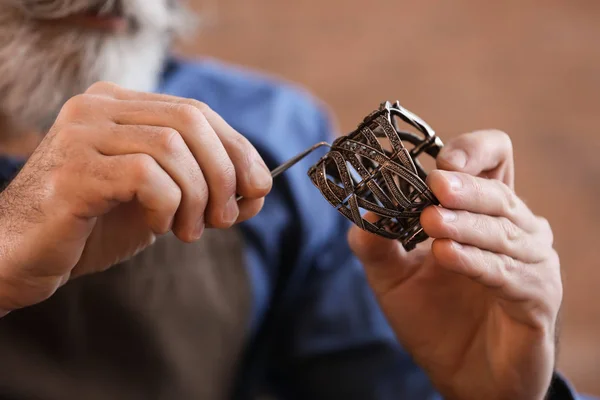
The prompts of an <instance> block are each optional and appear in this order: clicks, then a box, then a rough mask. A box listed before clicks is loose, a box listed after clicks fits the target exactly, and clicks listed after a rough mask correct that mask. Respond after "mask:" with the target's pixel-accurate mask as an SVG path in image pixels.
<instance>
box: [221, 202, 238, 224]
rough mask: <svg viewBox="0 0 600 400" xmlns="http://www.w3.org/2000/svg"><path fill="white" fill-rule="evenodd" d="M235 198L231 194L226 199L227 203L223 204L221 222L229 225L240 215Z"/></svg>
mask: <svg viewBox="0 0 600 400" xmlns="http://www.w3.org/2000/svg"><path fill="white" fill-rule="evenodd" d="M235 198H236V196H235V195H233V196H231V197H230V198H229V200H227V204H225V210H224V211H223V222H224V223H226V224H229V225H233V223H234V222H235V221H236V220H237V217H238V216H239V215H240V209H239V207H238V204H237V201H236V200H235Z"/></svg>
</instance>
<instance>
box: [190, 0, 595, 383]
mask: <svg viewBox="0 0 600 400" xmlns="http://www.w3.org/2000/svg"><path fill="white" fill-rule="evenodd" d="M190 1H191V2H192V4H194V5H195V7H196V8H198V9H200V8H202V9H204V10H205V16H206V18H205V19H206V21H205V22H206V23H207V25H206V26H205V27H204V30H203V31H201V32H199V34H198V36H197V38H196V39H195V40H192V41H191V42H189V43H187V44H185V45H183V49H184V51H186V52H188V53H192V54H202V55H208V56H212V57H217V58H220V59H223V60H226V61H229V62H234V63H239V64H244V65H247V66H250V67H253V68H258V69H261V70H264V71H268V72H271V73H274V74H277V75H279V76H282V77H285V78H287V79H290V80H293V81H296V82H298V83H300V84H303V85H305V86H307V87H308V88H309V89H310V90H311V91H312V92H314V93H315V94H316V95H317V96H319V97H320V98H322V99H323V100H325V101H326V102H327V103H328V104H329V105H330V106H331V107H332V110H333V111H334V112H335V115H336V117H337V118H338V120H339V123H340V126H341V128H342V129H343V131H348V130H350V129H352V128H353V127H354V126H355V124H356V123H357V122H359V120H360V119H361V118H362V117H363V116H364V115H366V114H367V113H368V112H369V111H371V110H372V109H373V108H375V107H376V106H377V105H378V104H379V102H381V101H383V100H388V99H389V100H396V99H398V100H400V101H401V103H402V104H403V105H404V106H405V107H407V108H408V109H410V110H412V111H414V112H416V113H417V114H419V115H420V116H421V117H423V118H424V119H425V120H426V121H428V122H429V123H430V124H431V125H432V126H433V128H434V129H436V131H437V132H438V133H439V134H440V136H441V137H442V138H445V139H448V138H450V137H452V136H454V135H457V134H459V133H461V132H465V131H469V130H475V129H481V128H491V127H493V128H498V129H502V130H505V131H507V132H509V133H510V134H511V135H512V138H513V141H514V145H515V153H516V163H517V191H518V193H519V194H520V195H521V196H522V197H523V198H524V199H526V201H527V202H528V204H529V205H530V206H531V207H532V208H533V209H534V210H535V211H536V212H537V213H539V214H542V215H544V216H546V217H547V218H548V219H549V220H550V222H551V223H552V224H553V227H554V230H555V234H556V246H557V248H558V250H559V253H560V255H561V259H562V267H563V270H564V275H565V301H564V306H563V315H562V335H561V350H560V367H561V369H562V370H563V371H564V372H565V373H566V374H567V376H568V377H569V378H570V379H571V380H572V381H573V382H574V383H575V384H576V385H577V386H578V388H579V389H580V390H585V391H588V392H592V393H594V394H598V395H600V379H599V378H600V296H599V294H598V293H599V292H600V289H599V284H600V265H599V264H600V263H599V262H598V257H599V255H600V250H599V249H600V244H599V243H598V240H599V239H600V217H599V216H598V201H599V199H600V135H599V134H598V125H599V124H600V46H599V39H600V22H599V21H600V2H598V1H595V0H588V1H585V0H569V1H567V0H563V1H558V0H547V1H545V2H541V1H533V0H507V1H503V2H487V1H486V2H484V1H476V0H455V1H451V2H450V1H447V2H441V1H435V2H434V1H430V0H427V1H418V2H417V1H411V2H409V1H399V0H387V1H383V0H380V1H366V0H363V1H359V0H346V1H343V2H342V1H339V0H338V1H335V0H319V1H317V0H302V1H293V2H289V1H281V0H243V1H239V0H238V1H234V0H198V1H193V0H190Z"/></svg>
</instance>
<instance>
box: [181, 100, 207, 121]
mask: <svg viewBox="0 0 600 400" xmlns="http://www.w3.org/2000/svg"><path fill="white" fill-rule="evenodd" d="M174 108H175V113H176V114H177V118H179V119H180V120H181V121H182V122H184V123H185V124H188V125H191V126H204V125H206V123H207V122H206V117H205V116H204V114H202V112H201V111H200V110H198V109H197V108H196V107H194V106H192V105H190V104H187V103H184V104H177V105H176V106H174Z"/></svg>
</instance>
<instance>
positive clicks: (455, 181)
mask: <svg viewBox="0 0 600 400" xmlns="http://www.w3.org/2000/svg"><path fill="white" fill-rule="evenodd" d="M442 173H443V175H444V178H446V180H447V181H448V183H449V184H450V188H452V189H460V188H461V187H462V185H463V183H462V180H461V179H460V178H459V177H458V175H457V174H455V173H454V172H448V171H443V172H442Z"/></svg>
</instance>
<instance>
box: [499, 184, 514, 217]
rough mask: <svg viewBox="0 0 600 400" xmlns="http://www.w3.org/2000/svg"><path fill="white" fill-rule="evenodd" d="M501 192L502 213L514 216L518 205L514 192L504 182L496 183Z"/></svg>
mask: <svg viewBox="0 0 600 400" xmlns="http://www.w3.org/2000/svg"><path fill="white" fill-rule="evenodd" d="M497 182H498V185H499V187H500V190H501V192H502V211H503V212H504V213H505V214H506V215H514V214H515V212H516V210H517V206H518V204H519V200H518V198H517V195H516V194H515V192H514V191H513V190H512V189H511V188H510V187H508V185H506V184H505V183H504V182H501V181H497Z"/></svg>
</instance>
